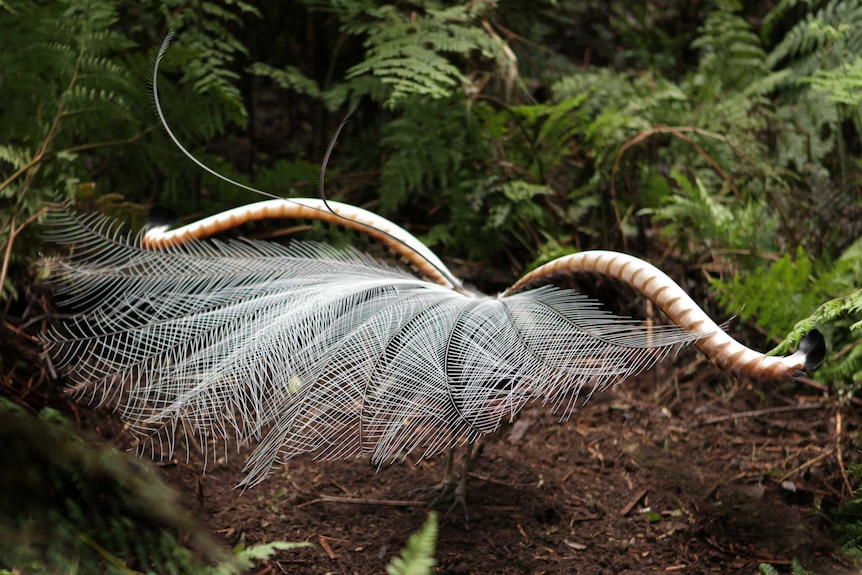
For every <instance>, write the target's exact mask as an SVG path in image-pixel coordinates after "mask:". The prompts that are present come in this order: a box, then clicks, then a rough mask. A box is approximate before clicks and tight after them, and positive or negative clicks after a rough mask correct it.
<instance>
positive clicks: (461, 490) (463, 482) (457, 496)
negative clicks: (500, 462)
mask: <svg viewBox="0 0 862 575" xmlns="http://www.w3.org/2000/svg"><path fill="white" fill-rule="evenodd" d="M450 453H451V452H450ZM472 458H473V444H472V443H468V444H467V452H466V453H465V454H464V468H463V470H462V471H461V479H460V480H459V481H458V485H456V486H455V492H454V494H453V495H454V500H453V501H452V506H451V507H449V511H447V513H452V510H453V509H455V507H456V506H458V505H460V506H461V509H462V510H463V511H464V520H465V521H470V511H469V510H468V509H467V476H468V475H469V474H470V464H471V463H472ZM450 473H451V469H450Z"/></svg>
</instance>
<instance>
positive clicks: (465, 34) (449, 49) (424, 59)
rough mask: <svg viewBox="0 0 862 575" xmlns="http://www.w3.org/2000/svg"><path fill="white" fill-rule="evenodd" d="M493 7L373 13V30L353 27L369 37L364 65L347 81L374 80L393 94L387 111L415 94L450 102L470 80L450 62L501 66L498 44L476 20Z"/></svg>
mask: <svg viewBox="0 0 862 575" xmlns="http://www.w3.org/2000/svg"><path fill="white" fill-rule="evenodd" d="M488 6H489V5H488V4H484V3H475V4H472V5H467V6H454V7H450V8H447V9H442V10H438V9H432V8H427V9H426V10H424V13H422V14H416V13H415V12H414V13H412V14H408V13H403V12H400V11H399V10H397V9H395V8H394V7H391V6H390V7H386V8H380V9H377V10H374V11H373V12H372V14H373V15H374V16H375V20H376V21H374V22H373V23H372V24H367V25H363V26H355V27H354V32H360V31H361V32H364V33H365V34H367V39H366V41H365V47H366V55H365V59H364V60H363V61H362V62H360V63H359V64H357V65H355V66H353V67H352V68H351V69H350V70H349V71H348V73H347V78H348V79H351V78H357V77H359V76H362V75H366V74H370V75H372V76H374V77H376V78H379V79H380V81H381V82H383V83H384V84H385V85H387V86H389V87H390V88H391V93H390V95H389V97H388V99H387V104H388V105H389V106H394V105H395V104H396V103H397V102H398V101H399V100H402V99H403V98H405V97H407V96H409V95H411V94H424V95H427V96H430V97H432V98H446V97H449V96H451V95H453V94H454V93H455V88H456V87H457V86H459V85H464V86H468V85H470V84H471V82H470V80H469V79H468V78H467V76H465V75H464V74H463V73H462V72H461V70H460V69H459V67H457V66H456V65H455V64H454V63H453V62H451V61H450V59H449V58H450V57H453V56H455V57H461V58H469V57H471V56H472V55H473V54H474V53H475V54H479V55H481V56H482V57H484V58H487V59H490V60H492V61H493V60H496V61H500V62H502V61H503V60H504V58H505V57H504V55H503V53H502V50H501V46H500V44H499V41H498V40H497V39H495V38H494V37H493V36H491V35H490V34H489V33H488V32H487V31H486V30H485V29H484V28H482V27H481V26H479V25H477V23H476V20H477V18H478V17H479V16H480V15H481V13H482V11H483V10H485V9H486V8H487V7H488Z"/></svg>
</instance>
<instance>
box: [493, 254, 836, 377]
mask: <svg viewBox="0 0 862 575" xmlns="http://www.w3.org/2000/svg"><path fill="white" fill-rule="evenodd" d="M579 273H593V274H598V275H601V276H605V277H609V278H613V279H615V280H618V281H620V282H622V283H623V284H625V285H627V286H629V287H631V288H633V289H634V290H635V291H637V292H638V293H640V294H642V295H643V296H644V297H646V298H647V299H649V300H650V301H651V302H653V303H654V304H655V305H656V306H658V308H659V309H660V310H662V312H664V313H665V314H666V315H667V316H668V317H669V318H670V319H671V321H673V322H674V323H675V324H677V325H678V326H679V327H681V328H682V329H683V330H685V331H686V332H689V333H696V332H700V333H703V334H705V335H703V337H700V338H698V339H696V340H694V342H693V344H694V345H695V346H696V347H697V348H698V349H700V350H701V351H702V352H703V353H704V354H705V355H706V356H707V357H708V358H709V359H710V360H711V361H712V362H713V363H715V364H716V365H718V366H719V367H721V368H722V369H724V370H726V371H729V372H730V373H733V374H734V375H737V376H740V377H753V378H758V379H778V378H783V377H793V376H794V375H797V374H799V373H800V372H802V371H803V370H806V369H807V370H811V369H816V367H817V366H819V365H820V362H821V361H822V359H823V355H824V354H825V343H824V342H823V337H822V335H820V333H819V332H817V331H816V330H814V331H812V332H811V333H810V334H809V335H808V336H806V337H807V340H805V345H800V349H799V350H798V351H797V352H796V353H794V354H792V355H789V356H786V357H775V356H768V355H765V354H763V353H760V352H757V351H755V350H753V349H751V348H749V347H746V346H744V345H743V344H741V343H739V342H738V341H736V340H735V339H733V338H732V337H731V336H730V335H728V334H727V333H726V332H725V331H724V330H722V329H721V328H720V327H719V326H718V325H717V324H716V323H715V322H714V321H713V320H712V318H710V317H709V316H708V315H707V314H706V312H704V311H703V310H702V309H701V308H700V306H698V305H697V303H695V301H694V300H692V299H691V297H690V296H689V295H688V294H687V293H685V291H684V290H683V289H682V288H681V287H680V286H679V285H678V284H677V283H676V282H675V281H673V280H672V279H671V278H670V277H669V276H668V275H667V274H665V273H664V272H663V271H661V270H660V269H658V268H657V267H655V266H654V265H652V264H650V263H648V262H646V261H644V260H641V259H639V258H636V257H634V256H630V255H628V254H622V253H617V252H610V251H601V250H594V251H585V252H580V253H577V254H571V255H568V256H563V257H561V258H558V259H556V260H553V261H551V262H548V263H546V264H545V265H543V266H541V267H539V268H537V269H535V270H533V271H532V272H530V273H528V274H527V275H525V276H524V277H522V278H521V279H520V280H518V281H517V282H516V283H515V284H514V285H513V286H512V287H510V288H509V289H508V290H506V292H505V293H506V294H515V293H518V292H520V291H523V290H525V289H528V288H530V287H534V286H536V285H542V284H546V283H548V282H549V281H550V280H551V279H552V278H554V277H559V276H564V275H574V274H579Z"/></svg>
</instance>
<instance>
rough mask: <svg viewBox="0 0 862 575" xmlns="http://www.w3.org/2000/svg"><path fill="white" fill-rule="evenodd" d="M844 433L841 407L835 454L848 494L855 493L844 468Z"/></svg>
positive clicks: (837, 416)
mask: <svg viewBox="0 0 862 575" xmlns="http://www.w3.org/2000/svg"><path fill="white" fill-rule="evenodd" d="M843 435H844V421H843V418H842V417H841V408H840V407H839V408H838V411H837V412H836V413H835V456H836V459H838V469H839V470H840V471H841V477H842V478H843V479H844V487H846V488H847V495H848V496H849V495H853V487H852V486H851V485H850V480H849V479H848V478H847V471H846V470H845V469H844V454H843V453H842V450H841V439H842V436H843Z"/></svg>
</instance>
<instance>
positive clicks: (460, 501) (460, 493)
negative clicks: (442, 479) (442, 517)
mask: <svg viewBox="0 0 862 575" xmlns="http://www.w3.org/2000/svg"><path fill="white" fill-rule="evenodd" d="M462 485H463V483H460V482H459V483H458V485H457V486H456V487H455V490H454V491H453V492H452V505H450V506H449V510H448V511H446V516H447V517H448V516H449V514H450V513H452V511H453V510H454V509H455V508H456V507H459V506H460V507H461V510H462V511H463V512H464V522H465V523H470V510H469V509H468V508H467V490H466V489H462Z"/></svg>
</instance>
